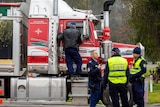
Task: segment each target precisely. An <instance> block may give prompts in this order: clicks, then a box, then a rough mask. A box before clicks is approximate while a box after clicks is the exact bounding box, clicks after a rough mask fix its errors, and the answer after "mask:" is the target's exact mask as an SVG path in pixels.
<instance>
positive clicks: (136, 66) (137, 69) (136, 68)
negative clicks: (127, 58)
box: [130, 57, 145, 77]
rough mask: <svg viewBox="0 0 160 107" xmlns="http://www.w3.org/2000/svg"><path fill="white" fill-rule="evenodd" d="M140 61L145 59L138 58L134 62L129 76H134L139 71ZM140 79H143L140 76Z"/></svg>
mask: <svg viewBox="0 0 160 107" xmlns="http://www.w3.org/2000/svg"><path fill="white" fill-rule="evenodd" d="M142 60H145V59H144V58H143V57H142V58H138V60H137V61H136V62H135V60H134V62H133V66H132V69H131V71H130V74H136V73H138V72H140V71H141V67H140V63H141V62H142ZM142 77H144V75H142Z"/></svg>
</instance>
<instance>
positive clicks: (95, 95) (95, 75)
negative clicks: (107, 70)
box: [87, 50, 102, 107]
mask: <svg viewBox="0 0 160 107" xmlns="http://www.w3.org/2000/svg"><path fill="white" fill-rule="evenodd" d="M97 60H98V52H97V51H96V50H92V51H91V59H90V61H89V62H88V64H87V69H88V77H89V82H88V86H89V88H90V95H91V96H90V107H95V106H96V104H97V103H98V101H99V99H100V95H101V86H100V83H101V80H102V77H101V71H102V66H101V65H99V64H98V61H97Z"/></svg>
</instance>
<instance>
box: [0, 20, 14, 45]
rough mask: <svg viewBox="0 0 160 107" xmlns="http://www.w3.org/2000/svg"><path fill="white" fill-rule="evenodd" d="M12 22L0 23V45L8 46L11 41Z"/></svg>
mask: <svg viewBox="0 0 160 107" xmlns="http://www.w3.org/2000/svg"><path fill="white" fill-rule="evenodd" d="M12 35H13V22H12V21H10V20H8V21H7V20H4V21H0V45H5V44H8V43H9V42H11V41H12Z"/></svg>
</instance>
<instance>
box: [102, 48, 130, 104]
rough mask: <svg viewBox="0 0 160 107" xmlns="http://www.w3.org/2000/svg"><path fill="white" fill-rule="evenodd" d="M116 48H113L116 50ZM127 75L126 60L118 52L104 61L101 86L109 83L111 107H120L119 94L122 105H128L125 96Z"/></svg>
mask: <svg viewBox="0 0 160 107" xmlns="http://www.w3.org/2000/svg"><path fill="white" fill-rule="evenodd" d="M117 50H119V49H118V48H113V49H112V51H113V52H114V51H115V52H116V51H117ZM128 77H129V68H128V62H127V60H126V59H125V58H122V57H121V56H120V55H119V52H117V53H115V54H113V55H112V57H111V58H109V59H108V61H107V63H106V67H105V70H104V77H103V87H104V88H106V85H107V83H109V93H110V96H111V99H112V105H113V107H120V104H119V95H120V98H121V102H122V107H129V103H128V96H127V83H128Z"/></svg>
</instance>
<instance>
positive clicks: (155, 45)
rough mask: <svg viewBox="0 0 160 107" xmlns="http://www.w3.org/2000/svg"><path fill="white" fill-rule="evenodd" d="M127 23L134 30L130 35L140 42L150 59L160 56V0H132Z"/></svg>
mask: <svg viewBox="0 0 160 107" xmlns="http://www.w3.org/2000/svg"><path fill="white" fill-rule="evenodd" d="M125 1H128V2H129V1H130V0H125ZM130 4H131V6H132V8H131V13H130V20H129V23H130V25H131V26H132V27H133V29H134V31H135V35H134V36H133V35H132V36H133V37H132V38H133V39H134V41H135V43H137V42H141V43H142V44H143V45H144V46H145V48H146V50H145V53H146V55H147V56H148V57H149V58H150V59H151V60H158V59H159V58H160V56H159V54H160V46H159V42H160V36H159V35H160V1H159V0H133V1H130Z"/></svg>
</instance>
